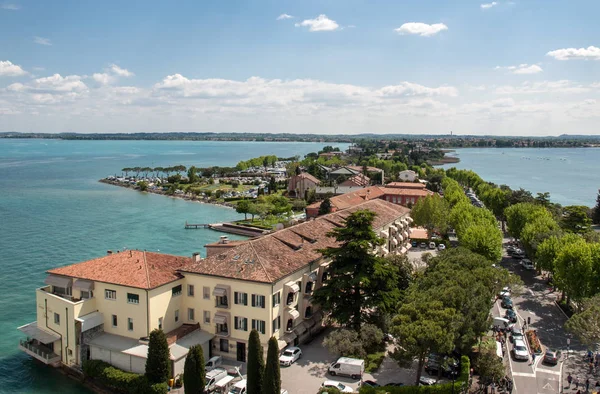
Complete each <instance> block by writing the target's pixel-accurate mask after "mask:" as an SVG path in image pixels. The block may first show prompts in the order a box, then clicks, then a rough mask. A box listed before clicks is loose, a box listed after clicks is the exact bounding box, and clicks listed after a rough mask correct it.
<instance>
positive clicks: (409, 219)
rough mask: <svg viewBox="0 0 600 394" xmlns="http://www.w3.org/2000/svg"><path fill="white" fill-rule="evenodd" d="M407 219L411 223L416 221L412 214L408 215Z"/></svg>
mask: <svg viewBox="0 0 600 394" xmlns="http://www.w3.org/2000/svg"><path fill="white" fill-rule="evenodd" d="M406 220H408V222H409V223H412V222H414V220H413V218H411V217H410V216H408V217H407V218H406Z"/></svg>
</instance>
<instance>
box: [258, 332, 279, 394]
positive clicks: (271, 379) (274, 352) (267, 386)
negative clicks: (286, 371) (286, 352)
mask: <svg viewBox="0 0 600 394" xmlns="http://www.w3.org/2000/svg"><path fill="white" fill-rule="evenodd" d="M262 392H263V393H264V394H281V373H280V371H279V345H278V343H277V339H275V337H271V339H269V348H268V349H267V363H266V365H265V378H264V382H263V391H262Z"/></svg>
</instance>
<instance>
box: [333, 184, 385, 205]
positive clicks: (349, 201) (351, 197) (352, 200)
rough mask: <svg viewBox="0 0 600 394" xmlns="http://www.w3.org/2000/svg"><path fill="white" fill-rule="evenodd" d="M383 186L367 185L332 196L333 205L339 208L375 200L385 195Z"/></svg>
mask: <svg viewBox="0 0 600 394" xmlns="http://www.w3.org/2000/svg"><path fill="white" fill-rule="evenodd" d="M383 195H384V193H383V190H382V188H380V187H378V186H370V187H365V188H364V189H360V190H357V191H355V192H351V193H346V194H342V195H339V196H335V197H331V198H330V199H329V201H331V205H332V206H334V207H336V208H337V209H338V210H339V209H346V208H350V207H352V206H355V205H357V204H361V203H363V202H364V201H366V200H373V199H376V198H379V197H381V196H383Z"/></svg>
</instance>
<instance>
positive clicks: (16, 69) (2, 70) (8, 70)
mask: <svg viewBox="0 0 600 394" xmlns="http://www.w3.org/2000/svg"><path fill="white" fill-rule="evenodd" d="M26 74H27V71H25V70H23V69H22V68H21V66H19V65H17V64H13V63H12V62H10V61H9V60H0V77H20V76H22V75H26Z"/></svg>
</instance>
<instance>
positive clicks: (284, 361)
mask: <svg viewBox="0 0 600 394" xmlns="http://www.w3.org/2000/svg"><path fill="white" fill-rule="evenodd" d="M300 357H302V350H300V348H299V347H289V348H287V349H285V350H284V351H283V353H282V354H281V356H279V365H283V366H286V367H289V366H290V365H292V364H293V363H294V362H295V361H296V360H298V359H299V358H300Z"/></svg>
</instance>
